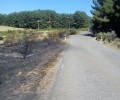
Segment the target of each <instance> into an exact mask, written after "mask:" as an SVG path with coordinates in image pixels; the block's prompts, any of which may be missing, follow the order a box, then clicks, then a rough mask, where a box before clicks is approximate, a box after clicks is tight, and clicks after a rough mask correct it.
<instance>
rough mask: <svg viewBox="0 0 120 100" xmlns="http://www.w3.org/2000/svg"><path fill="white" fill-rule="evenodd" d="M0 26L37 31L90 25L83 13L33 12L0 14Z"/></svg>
mask: <svg viewBox="0 0 120 100" xmlns="http://www.w3.org/2000/svg"><path fill="white" fill-rule="evenodd" d="M0 19H1V20H0V25H6V26H12V27H18V28H32V29H37V28H38V23H39V28H40V29H47V28H49V29H50V28H81V27H88V26H89V25H90V20H91V18H90V17H89V16H87V15H86V13H85V12H79V11H77V12H76V13H74V14H58V13H56V12H55V11H53V10H35V11H23V12H15V13H11V14H8V15H2V14H0Z"/></svg>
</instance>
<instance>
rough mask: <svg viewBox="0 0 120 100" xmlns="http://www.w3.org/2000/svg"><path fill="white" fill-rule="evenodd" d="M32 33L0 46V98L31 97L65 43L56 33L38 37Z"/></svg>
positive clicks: (29, 98)
mask: <svg viewBox="0 0 120 100" xmlns="http://www.w3.org/2000/svg"><path fill="white" fill-rule="evenodd" d="M35 35H36V33H32V35H31V36H30V38H25V39H24V41H19V42H17V43H12V42H7V43H5V44H3V45H2V46H1V47H0V100H33V99H34V98H35V97H36V96H37V88H38V87H39V83H40V81H41V79H42V78H43V77H44V76H45V75H46V74H47V71H49V68H50V67H53V66H54V64H53V62H55V61H56V58H57V57H58V55H59V53H60V52H61V51H62V50H63V49H64V47H65V45H64V43H62V42H60V40H59V39H56V38H55V37H54V38H55V39H51V38H49V37H48V38H47V39H42V40H40V39H39V40H38V39H36V38H34V36H35ZM38 35H39V34H37V35H36V37H39V36H38ZM31 37H32V39H31Z"/></svg>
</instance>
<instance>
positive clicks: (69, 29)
mask: <svg viewBox="0 0 120 100" xmlns="http://www.w3.org/2000/svg"><path fill="white" fill-rule="evenodd" d="M68 23H69V30H70V21H69V22H68Z"/></svg>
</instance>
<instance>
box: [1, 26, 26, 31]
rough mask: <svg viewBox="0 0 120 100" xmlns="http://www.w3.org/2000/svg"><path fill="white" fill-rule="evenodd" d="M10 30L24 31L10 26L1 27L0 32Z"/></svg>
mask: <svg viewBox="0 0 120 100" xmlns="http://www.w3.org/2000/svg"><path fill="white" fill-rule="evenodd" d="M8 30H24V29H23V28H15V27H9V26H0V31H8Z"/></svg>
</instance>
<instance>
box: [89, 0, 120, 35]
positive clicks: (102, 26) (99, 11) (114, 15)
mask: <svg viewBox="0 0 120 100" xmlns="http://www.w3.org/2000/svg"><path fill="white" fill-rule="evenodd" d="M93 3H94V6H92V8H93V10H92V11H91V12H92V14H93V20H92V22H93V26H92V31H93V33H94V34H97V33H99V32H106V33H107V32H110V31H112V30H114V31H115V33H116V34H117V36H118V37H120V28H119V26H120V1H119V0H93Z"/></svg>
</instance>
